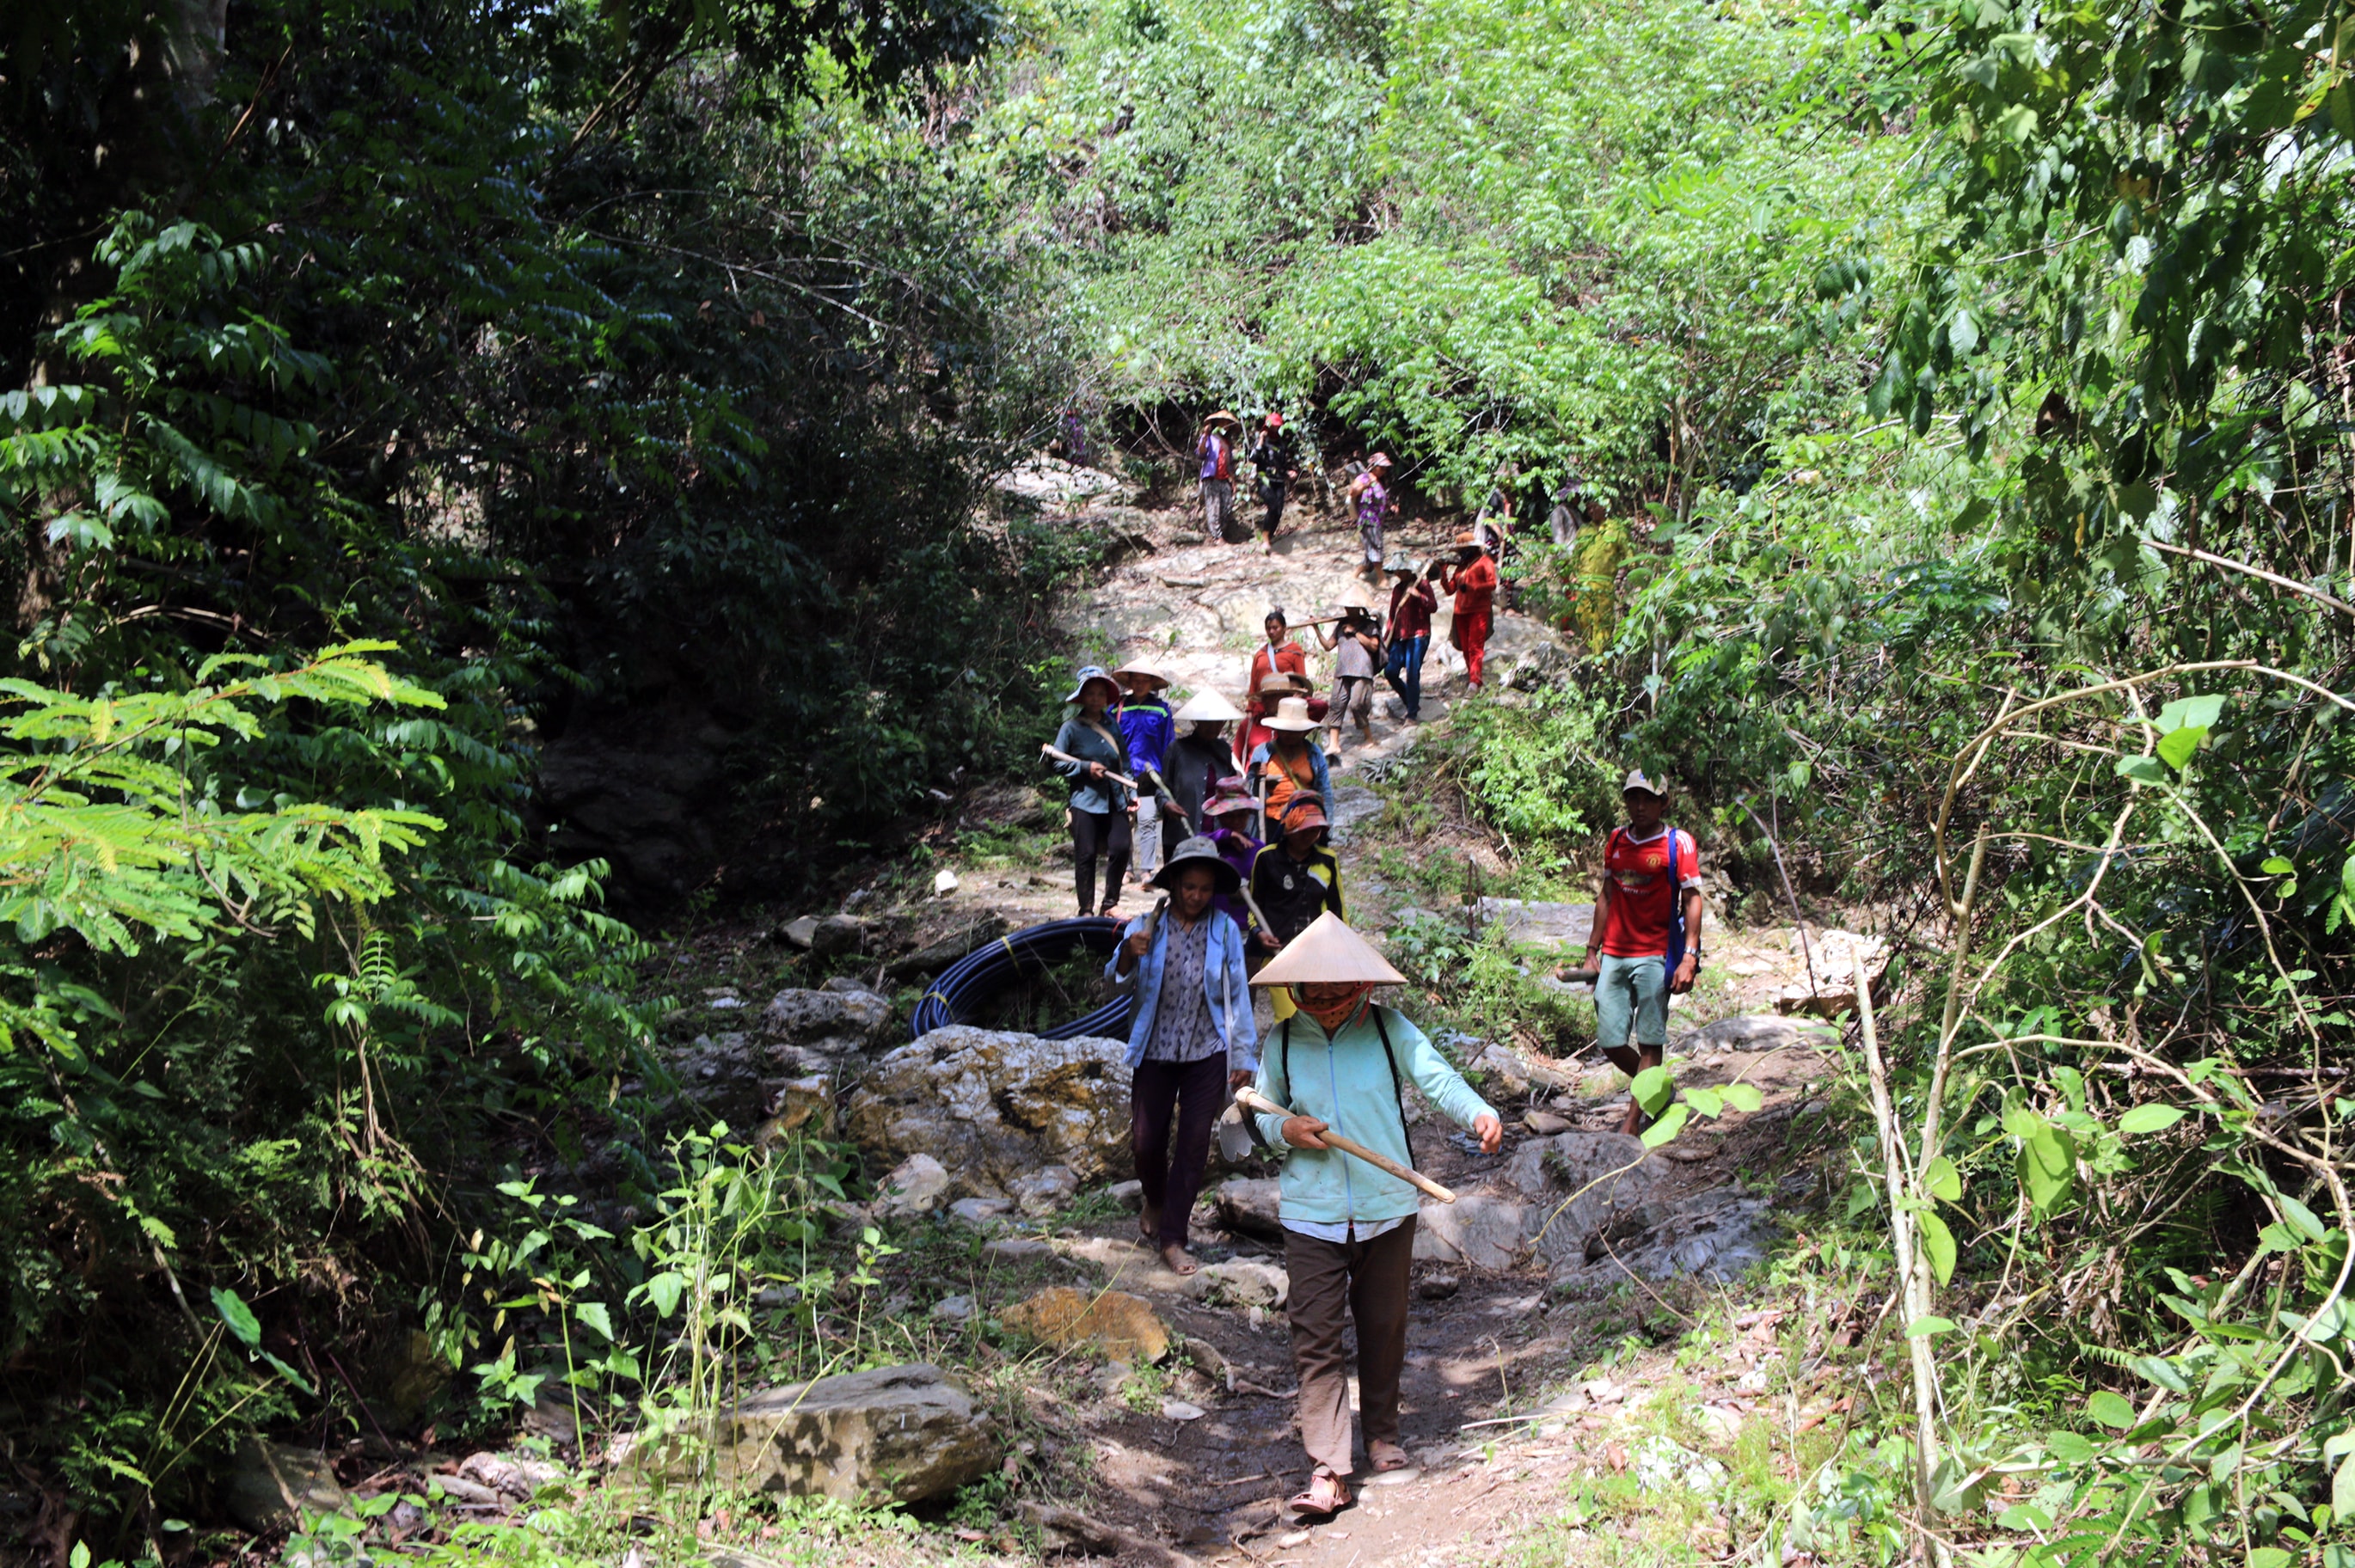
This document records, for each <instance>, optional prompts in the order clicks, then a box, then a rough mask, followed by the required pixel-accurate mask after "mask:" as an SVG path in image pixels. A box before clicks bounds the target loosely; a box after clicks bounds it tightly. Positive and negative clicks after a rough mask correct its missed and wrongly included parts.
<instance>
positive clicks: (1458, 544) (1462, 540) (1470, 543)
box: [1455, 528, 1488, 555]
mask: <svg viewBox="0 0 2355 1568" xmlns="http://www.w3.org/2000/svg"><path fill="white" fill-rule="evenodd" d="M1467 549H1468V550H1475V551H1477V552H1480V553H1482V554H1486V553H1487V549H1488V545H1487V540H1485V539H1482V538H1481V537H1480V536H1479V534H1478V533H1477V532H1476V531H1474V530H1473V529H1470V528H1466V529H1465V531H1464V532H1462V533H1460V534H1457V535H1456V536H1455V553H1456V554H1457V555H1462V554H1463V553H1464V552H1465V550H1467Z"/></svg>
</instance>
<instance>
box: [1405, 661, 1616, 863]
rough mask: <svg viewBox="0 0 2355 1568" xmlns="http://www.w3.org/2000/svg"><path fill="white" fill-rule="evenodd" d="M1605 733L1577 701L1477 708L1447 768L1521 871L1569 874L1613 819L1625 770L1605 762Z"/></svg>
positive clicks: (1453, 741) (1458, 723)
mask: <svg viewBox="0 0 2355 1568" xmlns="http://www.w3.org/2000/svg"><path fill="white" fill-rule="evenodd" d="M1603 727H1604V717H1603V715H1602V714H1601V713H1600V712H1599V711H1598V710H1597V709H1594V708H1593V707H1590V706H1588V705H1586V704H1584V703H1582V702H1580V701H1578V700H1576V699H1575V698H1574V697H1568V698H1566V699H1564V700H1561V701H1559V702H1554V703H1550V704H1548V705H1546V706H1544V707H1542V708H1536V709H1516V708H1508V707H1504V706H1502V705H1500V704H1495V703H1485V702H1476V703H1471V704H1468V705H1466V706H1465V707H1464V708H1463V709H1459V710H1458V712H1457V713H1456V716H1455V728H1454V731H1453V733H1452V734H1451V735H1449V737H1448V738H1447V742H1446V752H1447V753H1448V754H1449V758H1450V760H1449V762H1448V763H1447V764H1446V765H1447V766H1448V768H1449V771H1450V772H1452V773H1454V774H1455V777H1456V778H1457V779H1458V780H1459V781H1460V782H1461V784H1462V785H1463V788H1464V795H1465V802H1466V804H1467V805H1469V806H1470V807H1471V809H1472V810H1473V812H1474V813H1476V815H1477V816H1479V817H1480V818H1481V819H1483V820H1485V821H1486V822H1487V824H1488V825H1489V826H1490V827H1494V828H1495V829H1496V830H1497V833H1498V834H1499V835H1501V836H1502V837H1503V838H1504V840H1505V842H1506V843H1507V845H1508V846H1509V847H1510V848H1511V849H1512V851H1513V853H1514V856H1515V859H1517V860H1518V862H1519V863H1520V864H1521V865H1522V866H1523V867H1524V868H1526V869H1532V870H1536V871H1540V872H1544V873H1547V874H1560V873H1561V872H1563V871H1565V870H1567V869H1569V868H1570V867H1571V866H1572V864H1573V863H1575V862H1576V861H1578V860H1580V859H1582V858H1583V857H1584V855H1585V853H1586V851H1587V850H1588V849H1590V848H1592V846H1593V840H1594V838H1595V837H1596V836H1597V835H1598V834H1599V833H1601V832H1602V831H1603V830H1604V828H1606V827H1609V826H1610V825H1611V823H1612V822H1613V821H1614V819H1615V817H1616V816H1617V812H1618V796H1619V780H1620V778H1621V777H1622V776H1624V770H1622V769H1617V768H1614V766H1613V765H1612V763H1611V762H1610V761H1609V760H1608V758H1607V757H1606V756H1605V755H1604V748H1605V746H1606V744H1607V742H1606V741H1604V736H1603V733H1602V731H1603ZM1425 750H1426V751H1427V752H1436V751H1437V748H1430V747H1426V748H1425ZM1438 760H1439V759H1438V757H1437V756H1436V755H1434V756H1433V761H1434V762H1436V761H1438Z"/></svg>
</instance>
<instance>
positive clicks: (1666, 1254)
mask: <svg viewBox="0 0 2355 1568" xmlns="http://www.w3.org/2000/svg"><path fill="white" fill-rule="evenodd" d="M1779 1235H1780V1232H1779V1231H1778V1230H1777V1229H1776V1228H1775V1224H1774V1203H1773V1201H1772V1200H1768V1199H1764V1198H1753V1197H1752V1196H1750V1195H1749V1194H1748V1193H1746V1192H1744V1191H1743V1190H1742V1189H1740V1188H1738V1187H1718V1188H1712V1189H1710V1190H1709V1191H1707V1192H1696V1193H1694V1194H1693V1195H1692V1196H1690V1197H1689V1198H1680V1199H1678V1200H1676V1201H1674V1202H1670V1203H1646V1204H1641V1205H1639V1206H1637V1207H1636V1209H1635V1210H1633V1211H1630V1212H1628V1213H1626V1214H1624V1215H1622V1216H1620V1217H1619V1218H1618V1219H1616V1220H1615V1221H1613V1222H1612V1223H1610V1224H1608V1225H1605V1226H1604V1227H1601V1228H1599V1229H1597V1230H1595V1231H1593V1232H1590V1233H1589V1235H1588V1237H1587V1240H1586V1242H1585V1244H1584V1260H1583V1263H1582V1266H1580V1267H1578V1268H1575V1269H1567V1270H1564V1271H1562V1272H1561V1273H1558V1274H1557V1275H1556V1277H1557V1278H1570V1279H1574V1280H1576V1281H1578V1282H1579V1283H1582V1284H1594V1283H1609V1282H1612V1281H1615V1280H1618V1279H1622V1278H1625V1276H1626V1275H1637V1276H1639V1277H1641V1278H1644V1279H1673V1278H1675V1277H1676V1276H1678V1275H1688V1274H1689V1275H1700V1276H1701V1277H1702V1278H1704V1279H1715V1280H1729V1279H1732V1278H1734V1277H1735V1276H1736V1275H1741V1274H1742V1273H1744V1272H1746V1271H1747V1270H1749V1269H1750V1268H1751V1267H1753V1265H1755V1264H1760V1263H1763V1262H1764V1261H1765V1258H1766V1254H1767V1253H1768V1251H1769V1250H1771V1249H1772V1248H1773V1246H1774V1243H1775V1241H1776V1240H1777V1239H1778V1237H1779Z"/></svg>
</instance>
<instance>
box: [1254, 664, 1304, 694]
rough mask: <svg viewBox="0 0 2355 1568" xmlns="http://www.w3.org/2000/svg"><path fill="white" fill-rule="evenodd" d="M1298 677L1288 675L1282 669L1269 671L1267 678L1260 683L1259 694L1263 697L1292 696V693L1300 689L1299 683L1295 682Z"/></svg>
mask: <svg viewBox="0 0 2355 1568" xmlns="http://www.w3.org/2000/svg"><path fill="white" fill-rule="evenodd" d="M1296 678H1297V677H1294V676H1291V675H1287V674H1285V673H1284V671H1283V670H1280V669H1279V670H1271V671H1269V672H1268V677H1267V678H1266V679H1265V680H1263V681H1261V682H1260V683H1259V694H1260V695H1261V696H1262V697H1286V696H1290V695H1291V694H1292V693H1294V692H1296V691H1298V690H1299V689H1300V688H1299V687H1298V686H1297V685H1295V684H1294V683H1295V680H1296Z"/></svg>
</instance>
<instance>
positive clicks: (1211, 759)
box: [1161, 691, 1242, 852]
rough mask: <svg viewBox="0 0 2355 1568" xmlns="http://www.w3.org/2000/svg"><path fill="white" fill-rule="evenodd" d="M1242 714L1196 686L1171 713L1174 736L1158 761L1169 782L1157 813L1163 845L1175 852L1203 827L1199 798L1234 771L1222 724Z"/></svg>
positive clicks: (1238, 717)
mask: <svg viewBox="0 0 2355 1568" xmlns="http://www.w3.org/2000/svg"><path fill="white" fill-rule="evenodd" d="M1241 717H1242V714H1241V712H1240V711H1239V710H1238V709H1236V707H1235V705H1234V704H1233V703H1231V702H1229V701H1228V700H1227V699H1225V698H1223V697H1220V695H1219V694H1218V693H1217V692H1215V691H1198V692H1196V693H1195V694H1194V695H1193V697H1192V698H1190V699H1188V701H1187V702H1186V704H1185V705H1184V706H1183V707H1181V708H1179V709H1177V712H1176V713H1174V714H1172V715H1171V716H1170V722H1171V723H1173V724H1174V725H1176V726H1177V739H1176V740H1174V741H1170V742H1169V750H1168V752H1167V754H1166V755H1165V756H1164V757H1163V759H1162V763H1161V776H1162V779H1163V780H1164V781H1165V782H1166V783H1167V784H1168V785H1169V801H1168V809H1167V811H1166V812H1165V813H1164V815H1163V816H1162V818H1161V842H1162V847H1163V848H1165V849H1167V850H1169V851H1172V852H1174V851H1175V850H1176V849H1177V845H1178V842H1179V840H1181V839H1185V838H1190V837H1194V836H1195V835H1196V834H1198V833H1201V832H1203V831H1204V830H1205V829H1206V828H1207V827H1209V824H1208V823H1206V822H1205V821H1204V820H1203V819H1202V803H1203V802H1204V801H1205V800H1208V799H1209V795H1210V792H1211V791H1212V790H1214V789H1215V788H1217V787H1218V782H1219V781H1220V779H1222V778H1225V777H1226V776H1227V775H1228V774H1229V773H1233V772H1234V771H1235V760H1234V752H1233V751H1232V749H1231V747H1229V746H1228V744H1227V740H1226V727H1227V726H1228V725H1229V724H1231V723H1232V722H1234V721H1235V720H1238V719H1240V718H1241Z"/></svg>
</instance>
